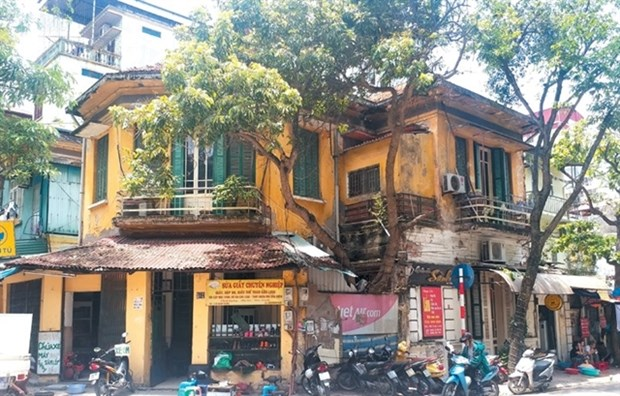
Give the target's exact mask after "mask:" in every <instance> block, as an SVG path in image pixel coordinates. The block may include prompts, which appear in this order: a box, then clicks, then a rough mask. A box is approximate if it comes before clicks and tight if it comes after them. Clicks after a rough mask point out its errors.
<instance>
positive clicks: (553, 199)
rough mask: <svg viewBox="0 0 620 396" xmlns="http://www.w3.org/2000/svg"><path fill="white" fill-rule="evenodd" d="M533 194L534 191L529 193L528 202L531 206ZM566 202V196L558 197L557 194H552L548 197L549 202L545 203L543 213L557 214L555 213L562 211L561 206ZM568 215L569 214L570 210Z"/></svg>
mask: <svg viewBox="0 0 620 396" xmlns="http://www.w3.org/2000/svg"><path fill="white" fill-rule="evenodd" d="M532 194H533V193H532V192H531V191H530V192H528V193H527V202H528V205H529V206H530V207H531V206H533V196H532ZM564 202H566V199H565V198H562V197H558V196H555V195H550V196H549V198H547V202H546V203H545V208H544V209H543V214H547V215H552V216H555V214H556V213H558V212H559V211H560V208H561V207H562V205H564ZM566 216H568V212H567V214H566Z"/></svg>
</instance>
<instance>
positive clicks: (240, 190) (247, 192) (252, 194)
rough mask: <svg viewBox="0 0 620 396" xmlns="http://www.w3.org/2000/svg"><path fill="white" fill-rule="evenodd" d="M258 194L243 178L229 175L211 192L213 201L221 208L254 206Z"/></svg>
mask: <svg viewBox="0 0 620 396" xmlns="http://www.w3.org/2000/svg"><path fill="white" fill-rule="evenodd" d="M259 197H260V196H259V192H258V190H257V189H256V188H254V187H253V186H252V185H251V184H250V183H248V181H247V180H246V179H245V177H243V176H237V175H231V176H229V177H228V178H227V179H226V180H224V183H222V184H220V185H218V186H216V187H215V189H214V190H213V200H214V201H215V203H216V205H218V206H221V207H228V208H235V207H238V206H250V207H253V206H256V203H257V200H258V199H259Z"/></svg>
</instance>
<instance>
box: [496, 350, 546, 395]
mask: <svg viewBox="0 0 620 396" xmlns="http://www.w3.org/2000/svg"><path fill="white" fill-rule="evenodd" d="M555 360H556V357H555V354H554V353H547V354H545V355H538V356H537V355H536V354H535V353H534V350H532V349H527V350H526V351H525V352H523V355H521V359H519V362H518V363H517V366H516V367H515V372H514V373H512V374H510V375H509V376H508V389H510V391H511V392H512V393H514V394H515V395H520V394H522V393H525V392H530V391H540V392H544V391H545V390H547V388H548V387H549V384H550V383H551V380H552V379H553V365H554V364H555Z"/></svg>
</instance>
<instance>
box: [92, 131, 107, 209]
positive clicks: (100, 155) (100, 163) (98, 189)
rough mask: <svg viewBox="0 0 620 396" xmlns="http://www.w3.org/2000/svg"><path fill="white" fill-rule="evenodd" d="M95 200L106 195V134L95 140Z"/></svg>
mask: <svg viewBox="0 0 620 396" xmlns="http://www.w3.org/2000/svg"><path fill="white" fill-rule="evenodd" d="M95 169H96V170H95V172H96V177H95V202H97V201H103V200H104V199H106V198H107V196H108V135H105V136H103V137H102V138H100V139H99V140H97V159H96V164H95Z"/></svg>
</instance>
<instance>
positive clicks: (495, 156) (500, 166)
mask: <svg viewBox="0 0 620 396" xmlns="http://www.w3.org/2000/svg"><path fill="white" fill-rule="evenodd" d="M491 162H492V170H491V171H492V173H493V195H494V196H495V198H496V199H499V200H500V201H506V200H507V198H508V191H507V188H506V179H507V177H506V154H505V152H504V150H503V149H501V148H492V149H491Z"/></svg>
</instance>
